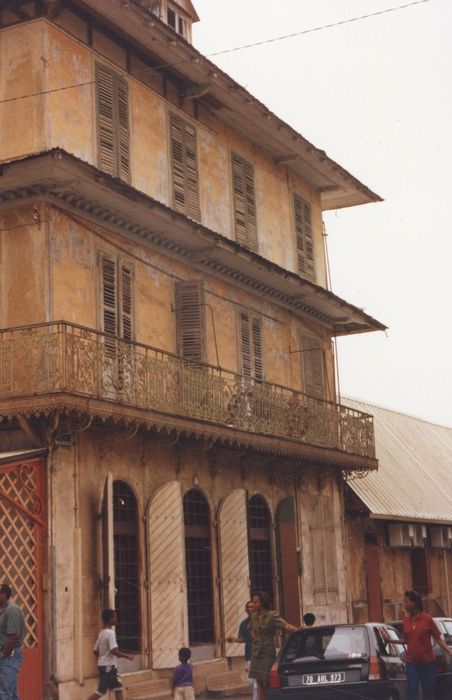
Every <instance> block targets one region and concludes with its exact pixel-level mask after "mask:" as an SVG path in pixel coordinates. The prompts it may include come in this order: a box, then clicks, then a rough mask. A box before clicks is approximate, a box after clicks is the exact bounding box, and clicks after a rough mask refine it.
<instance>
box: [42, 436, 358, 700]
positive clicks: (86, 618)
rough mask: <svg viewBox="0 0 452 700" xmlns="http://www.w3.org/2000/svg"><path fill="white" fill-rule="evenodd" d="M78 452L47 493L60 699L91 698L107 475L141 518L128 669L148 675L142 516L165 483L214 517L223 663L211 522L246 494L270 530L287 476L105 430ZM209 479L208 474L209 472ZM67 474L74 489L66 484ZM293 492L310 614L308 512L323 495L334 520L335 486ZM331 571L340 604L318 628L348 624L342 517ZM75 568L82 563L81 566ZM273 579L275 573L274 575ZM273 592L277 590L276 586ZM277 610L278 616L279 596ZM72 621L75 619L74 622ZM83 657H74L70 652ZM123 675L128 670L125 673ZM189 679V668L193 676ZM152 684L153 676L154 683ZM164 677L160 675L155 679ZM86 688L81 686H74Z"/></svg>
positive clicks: (311, 480) (64, 456) (310, 480)
mask: <svg viewBox="0 0 452 700" xmlns="http://www.w3.org/2000/svg"><path fill="white" fill-rule="evenodd" d="M77 442H78V445H77V447H75V448H73V449H71V450H67V449H57V450H56V451H55V452H54V454H53V456H52V472H51V476H50V488H51V494H52V503H53V511H52V514H53V522H54V526H53V529H52V538H53V540H52V541H53V544H54V545H55V552H56V560H55V570H54V581H55V583H54V585H55V605H56V612H57V620H58V622H57V628H56V630H55V634H56V650H57V671H58V677H59V679H60V680H61V682H62V683H61V686H60V694H61V697H62V698H71V700H84V698H86V696H87V694H88V693H89V692H90V690H93V689H94V688H95V676H96V668H95V659H94V657H93V655H92V646H93V644H94V641H95V639H96V636H97V634H98V631H99V624H100V623H99V616H100V612H101V606H102V602H101V595H100V593H101V589H100V585H99V582H100V576H101V574H102V551H101V541H102V538H101V519H100V518H99V514H100V512H101V503H102V494H103V489H104V483H105V479H106V477H107V473H108V472H111V474H112V475H113V478H114V479H120V480H122V481H125V482H126V483H127V484H128V485H129V486H130V487H131V488H132V490H133V492H134V493H135V495H136V498H137V505H138V515H139V542H138V552H139V560H140V562H141V568H140V575H139V586H140V591H141V593H140V605H141V613H142V630H141V638H142V647H143V653H142V654H140V655H138V657H137V659H136V661H135V662H134V667H135V668H139V667H140V666H141V667H142V668H149V667H150V663H151V662H150V657H149V653H148V649H149V644H148V640H149V638H148V635H149V624H152V609H151V607H150V602H149V599H148V590H147V588H146V585H145V583H146V581H148V571H147V568H146V567H147V563H146V562H147V560H148V555H147V550H146V547H147V543H146V536H145V534H146V525H145V522H144V518H145V516H146V512H147V508H148V505H149V502H150V500H151V498H152V497H153V495H154V494H155V492H156V491H157V489H158V488H159V487H160V486H162V485H164V484H165V483H167V482H169V481H174V480H178V481H179V482H180V484H181V490H182V495H183V494H184V493H186V491H188V490H189V489H191V488H193V487H194V486H196V487H197V488H199V489H201V491H202V493H203V494H204V496H205V497H206V499H207V501H208V504H209V506H210V509H211V524H212V530H211V545H212V565H213V583H214V591H213V597H214V606H215V628H216V635H215V637H216V639H217V647H218V649H217V655H218V656H221V639H222V638H223V635H224V634H231V633H233V632H235V631H231V630H226V631H225V630H224V629H223V627H222V622H221V617H220V610H221V598H220V595H221V594H220V585H219V581H216V576H217V571H218V561H219V556H220V553H219V549H218V534H217V521H218V509H219V506H220V504H221V502H222V500H223V499H224V498H225V497H226V496H227V495H229V494H230V493H231V491H232V490H233V489H245V490H246V492H247V495H248V497H250V496H252V495H254V494H256V493H257V494H260V495H261V496H263V497H264V498H265V500H266V501H267V504H268V506H269V509H270V512H271V516H272V520H273V521H274V520H275V517H276V512H277V507H278V505H279V504H280V503H281V501H282V500H283V499H284V498H286V497H287V496H294V484H293V480H292V476H291V474H290V473H287V474H286V475H285V472H284V469H278V467H277V465H275V464H273V463H269V462H268V461H266V460H265V459H259V458H257V459H255V458H253V459H252V460H248V459H246V460H243V459H242V461H241V465H242V466H245V467H246V469H245V471H242V470H241V469H240V468H239V467H240V465H239V464H238V463H237V459H236V457H235V456H234V455H233V453H232V452H226V451H223V450H221V449H219V450H217V451H216V452H215V455H212V454H209V453H207V452H203V453H202V452H199V450H198V449H197V448H196V447H195V446H193V445H192V446H190V445H189V444H188V443H184V442H182V443H181V444H178V445H174V444H171V441H170V440H167V439H165V438H162V437H159V436H157V435H155V434H154V435H153V434H144V433H140V434H138V435H137V436H135V437H134V438H132V439H129V440H127V439H124V436H121V434H120V433H113V432H111V431H110V430H108V429H107V428H103V429H99V430H88V431H87V432H84V433H80V435H79V438H78V440H77ZM213 463H214V464H215V466H216V469H215V471H212V464H213ZM68 474H71V479H68ZM304 474H305V478H304V480H303V483H300V485H299V487H298V489H297V499H298V502H299V507H298V509H297V510H298V517H299V524H298V529H299V533H300V538H301V539H300V540H299V542H300V543H301V551H302V560H303V562H304V574H303V578H302V581H301V582H300V583H301V586H300V589H301V591H302V599H303V612H305V611H306V610H307V609H309V610H311V609H314V606H313V603H312V600H311V597H312V596H311V594H310V590H309V585H310V575H311V568H310V561H311V560H312V553H311V551H310V550H311V535H310V530H309V518H310V510H309V504H310V503H311V502H312V501H313V499H315V497H316V496H317V495H318V494H319V493H320V492H322V493H329V494H330V496H331V497H332V499H333V503H334V508H335V511H336V509H337V507H338V504H339V501H338V499H339V489H338V485H337V482H336V480H334V479H331V478H328V479H327V480H326V481H325V482H324V483H323V484H322V485H319V482H318V480H317V479H316V477H315V472H314V471H312V472H310V470H309V468H308V469H306V471H305V472H304ZM335 518H336V526H337V552H336V554H337V564H338V574H339V583H340V589H339V596H338V598H337V600H336V601H335V602H334V603H331V604H330V605H325V606H320V607H317V608H315V612H316V614H318V616H319V619H320V620H322V621H325V622H330V621H331V622H332V621H345V620H346V605H345V590H344V583H345V570H344V555H343V544H342V526H341V516H340V510H339V511H337V513H336V516H335ZM77 529H78V530H79V531H80V534H81V550H80V551H81V558H80V560H79V562H78V561H77V548H76V546H75V541H76V537H74V532H75V531H76V530H77ZM272 537H273V539H272V551H273V561H274V562H275V557H276V541H275V539H274V538H275V537H276V532H275V534H274V535H272ZM80 562H81V563H80ZM275 574H276V572H275ZM274 587H275V591H276V590H277V588H278V586H277V582H276V580H275V581H274ZM275 605H276V607H278V605H279V603H278V597H277V595H276V599H275ZM77 611H79V613H78V612H77ZM78 645H80V646H81V650H82V653H81V655H78V652H77V648H78ZM126 666H128V668H129V669H130V664H129V665H128V664H126V665H125V666H124V670H125V667H126ZM195 672H196V668H195ZM156 675H157V674H156ZM160 675H161V673H160ZM163 675H164V674H163ZM79 678H80V679H82V680H83V681H84V686H81V685H80V684H79V682H78V679H79Z"/></svg>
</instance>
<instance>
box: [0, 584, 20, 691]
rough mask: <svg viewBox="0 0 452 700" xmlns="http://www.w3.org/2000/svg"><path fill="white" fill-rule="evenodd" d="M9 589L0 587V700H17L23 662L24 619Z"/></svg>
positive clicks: (4, 585)
mask: <svg viewBox="0 0 452 700" xmlns="http://www.w3.org/2000/svg"><path fill="white" fill-rule="evenodd" d="M11 595H12V591H11V588H10V587H9V586H8V585H7V584H6V583H3V584H2V585H1V586H0V699H1V700H19V694H18V692H17V678H18V675H19V671H20V667H21V666H22V661H23V650H22V646H23V643H24V637H25V618H24V614H23V612H22V610H21V608H19V606H18V605H16V604H15V603H13V602H12V600H11Z"/></svg>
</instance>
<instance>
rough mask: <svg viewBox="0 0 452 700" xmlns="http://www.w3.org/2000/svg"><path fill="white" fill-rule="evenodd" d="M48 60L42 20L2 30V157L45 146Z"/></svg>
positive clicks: (0, 65)
mask: <svg viewBox="0 0 452 700" xmlns="http://www.w3.org/2000/svg"><path fill="white" fill-rule="evenodd" d="M45 61H46V58H45V48H44V42H43V33H42V31H41V29H40V26H39V24H35V23H30V24H26V25H21V26H16V27H11V28H8V29H3V30H0V161H5V160H10V159H13V158H20V157H21V156H23V155H28V154H30V153H36V152H39V151H42V150H43V149H44V148H45V136H44V108H45V98H44V96H43V95H42V94H40V93H42V91H43V90H45V89H46V81H45Z"/></svg>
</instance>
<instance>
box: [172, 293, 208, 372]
mask: <svg viewBox="0 0 452 700" xmlns="http://www.w3.org/2000/svg"><path fill="white" fill-rule="evenodd" d="M205 309H206V307H205V301H204V283H203V282H202V280H196V281H190V282H176V331H177V353H178V354H179V355H181V356H182V357H185V358H187V359H188V360H193V361H194V362H204V361H205V360H206V354H207V353H206V340H205V336H206V323H205V317H206V312H205Z"/></svg>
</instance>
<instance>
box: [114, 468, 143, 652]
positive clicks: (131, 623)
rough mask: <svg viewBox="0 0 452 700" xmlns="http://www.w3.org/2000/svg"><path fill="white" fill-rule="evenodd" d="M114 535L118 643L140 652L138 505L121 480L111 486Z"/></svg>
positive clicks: (128, 488) (124, 647)
mask: <svg viewBox="0 0 452 700" xmlns="http://www.w3.org/2000/svg"><path fill="white" fill-rule="evenodd" d="M113 532H114V537H113V541H114V553H115V589H116V594H115V607H116V609H117V611H118V618H119V620H118V624H117V626H116V634H117V638H118V644H119V646H120V647H122V648H123V649H127V650H129V651H139V650H140V624H139V620H140V598H139V580H138V575H139V567H138V541H137V534H138V533H137V504H136V499H135V496H134V494H133V493H132V491H131V489H130V487H129V486H128V485H127V484H125V483H124V482H123V481H115V482H114V483H113Z"/></svg>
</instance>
